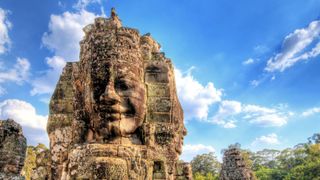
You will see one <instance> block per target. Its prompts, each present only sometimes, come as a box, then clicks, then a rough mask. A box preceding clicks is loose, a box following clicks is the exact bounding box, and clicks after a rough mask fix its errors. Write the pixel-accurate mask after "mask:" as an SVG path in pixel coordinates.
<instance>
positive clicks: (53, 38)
mask: <svg viewBox="0 0 320 180" xmlns="http://www.w3.org/2000/svg"><path fill="white" fill-rule="evenodd" d="M96 17H97V15H95V14H94V13H91V12H88V11H86V10H84V9H82V10H80V11H79V12H76V13H71V12H64V13H63V14H61V15H51V17H50V22H49V32H46V33H44V35H43V37H42V43H43V45H44V46H45V47H47V48H49V49H50V50H52V51H53V52H54V53H55V55H56V56H60V57H63V58H64V59H65V60H67V61H76V60H78V59H79V52H80V45H79V42H80V40H81V39H82V37H83V36H84V32H83V31H82V28H83V27H85V26H86V25H88V24H90V23H93V21H94V19H95V18H96Z"/></svg>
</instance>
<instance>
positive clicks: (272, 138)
mask: <svg viewBox="0 0 320 180" xmlns="http://www.w3.org/2000/svg"><path fill="white" fill-rule="evenodd" d="M277 144H280V142H279V139H278V136H277V134H275V133H271V134H268V135H266V136H261V137H258V138H256V139H255V140H254V141H253V142H252V143H251V145H252V146H265V145H277Z"/></svg>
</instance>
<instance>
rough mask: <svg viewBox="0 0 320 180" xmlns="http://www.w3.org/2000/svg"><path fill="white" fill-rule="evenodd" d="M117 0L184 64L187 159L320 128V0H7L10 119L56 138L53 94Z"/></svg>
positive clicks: (39, 137) (0, 34)
mask: <svg viewBox="0 0 320 180" xmlns="http://www.w3.org/2000/svg"><path fill="white" fill-rule="evenodd" d="M111 7H115V8H116V10H117V12H118V14H119V16H120V18H121V20H122V22H123V25H124V26H129V27H134V28H137V29H139V30H140V33H141V34H144V33H147V32H150V33H151V34H152V36H153V37H154V38H155V39H156V40H157V41H158V42H159V43H160V44H161V45H162V50H163V51H164V52H165V53H166V56H167V57H169V58H171V59H172V61H173V63H174V65H175V67H176V73H175V74H176V81H177V90H178V94H179V97H180V101H181V103H182V105H183V108H184V111H185V124H186V127H187V129H188V135H187V136H186V137H185V143H184V153H183V155H182V158H183V159H185V160H190V159H191V158H192V157H193V156H194V155H195V154H198V153H203V152H208V151H215V152H216V155H218V156H220V150H221V149H223V148H226V147H227V146H228V145H229V144H232V143H235V142H239V143H241V145H242V147H243V148H248V149H251V150H254V151H256V150H260V149H263V148H275V149H284V148H286V147H292V146H294V145H295V144H298V143H300V142H305V141H306V139H307V138H308V137H309V136H311V135H312V134H313V133H316V132H319V129H320V123H319V122H318V121H319V118H320V96H319V95H318V94H319V92H320V78H319V75H320V71H319V69H320V56H319V55H320V12H319V9H320V1H319V0H294V1H292V0H282V1H279V0H259V1H255V0H237V1H236V0H230V1H225V0H215V1H209V0H180V1H169V0H161V1H160V0H148V1H147V0H139V1H138V0H122V1H115V0H113V1H112V0H108V1H107V0H74V1H67V2H64V1H53V0H50V1H49V0H46V1H36V0H28V1H18V0H2V1H0V119H6V118H9V117H10V118H14V119H15V120H17V121H18V122H19V123H20V124H22V126H23V129H24V133H25V135H26V136H27V139H28V144H30V145H35V144H37V143H38V142H42V143H45V144H48V139H47V136H46V132H45V125H46V120H47V116H48V101H49V99H50V96H51V93H52V91H53V89H54V87H55V83H56V81H57V79H58V77H59V74H60V73H61V70H62V68H63V66H64V64H65V62H66V61H77V60H78V53H79V45H78V43H79V41H80V40H81V38H82V36H83V33H82V30H81V29H82V27H83V26H85V25H86V24H89V23H91V22H92V21H93V19H94V18H95V17H98V16H108V15H109V13H110V8H111Z"/></svg>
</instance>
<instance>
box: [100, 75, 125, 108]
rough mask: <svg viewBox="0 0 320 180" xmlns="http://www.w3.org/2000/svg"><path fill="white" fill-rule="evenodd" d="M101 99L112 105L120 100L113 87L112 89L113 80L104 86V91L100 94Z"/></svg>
mask: <svg viewBox="0 0 320 180" xmlns="http://www.w3.org/2000/svg"><path fill="white" fill-rule="evenodd" d="M101 98H102V99H100V100H103V101H105V102H106V103H107V104H110V105H113V104H116V103H118V102H120V96H119V95H118V94H117V93H116V91H115V89H114V81H110V82H109V83H108V84H107V86H106V88H105V91H104V93H103V94H102V96H101Z"/></svg>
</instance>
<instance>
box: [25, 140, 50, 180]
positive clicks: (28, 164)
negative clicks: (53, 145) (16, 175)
mask: <svg viewBox="0 0 320 180" xmlns="http://www.w3.org/2000/svg"><path fill="white" fill-rule="evenodd" d="M44 150H47V147H46V146H45V145H44V144H38V145H37V146H36V147H34V146H28V147H27V152H26V159H25V161H24V166H23V169H22V172H21V174H22V176H24V177H25V179H26V180H30V179H31V175H32V171H33V170H34V169H35V168H36V166H37V165H36V160H37V156H38V155H39V153H41V152H42V151H44Z"/></svg>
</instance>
